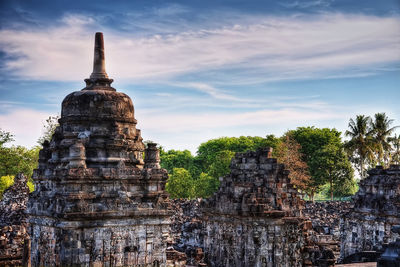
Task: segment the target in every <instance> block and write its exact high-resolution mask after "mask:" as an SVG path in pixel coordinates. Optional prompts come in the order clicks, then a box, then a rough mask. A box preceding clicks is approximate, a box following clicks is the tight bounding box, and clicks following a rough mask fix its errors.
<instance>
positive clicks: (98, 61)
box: [85, 32, 115, 90]
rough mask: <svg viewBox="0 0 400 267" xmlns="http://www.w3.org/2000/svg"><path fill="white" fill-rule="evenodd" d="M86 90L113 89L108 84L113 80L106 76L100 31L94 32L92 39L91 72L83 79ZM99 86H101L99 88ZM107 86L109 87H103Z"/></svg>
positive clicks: (102, 40)
mask: <svg viewBox="0 0 400 267" xmlns="http://www.w3.org/2000/svg"><path fill="white" fill-rule="evenodd" d="M85 82H86V88H85V89H86V90H88V89H102V90H109V89H111V90H115V89H114V88H112V87H111V86H110V84H111V83H112V82H113V80H112V79H109V78H108V75H107V72H106V60H105V56H104V38H103V33H102V32H96V36H95V41H94V58H93V72H92V74H91V75H90V78H89V79H85ZM99 87H101V88H99ZM104 87H109V88H104Z"/></svg>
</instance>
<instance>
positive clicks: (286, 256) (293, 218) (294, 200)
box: [202, 149, 305, 267]
mask: <svg viewBox="0 0 400 267" xmlns="http://www.w3.org/2000/svg"><path fill="white" fill-rule="evenodd" d="M270 153H271V149H265V150H259V151H257V152H247V153H237V154H236V155H235V157H234V158H233V159H232V162H231V166H230V167H231V173H230V174H229V175H227V176H226V177H224V178H223V179H221V186H220V188H219V190H218V191H217V193H215V194H214V196H213V197H212V198H210V199H207V200H205V201H204V203H203V205H202V206H203V211H204V217H203V220H204V231H205V235H204V249H205V257H206V259H205V261H206V262H207V263H208V264H209V265H210V266H293V267H294V266H303V256H302V248H303V247H304V245H305V237H304V235H303V226H304V222H305V221H304V219H303V218H302V217H301V211H302V209H303V201H302V200H301V199H300V197H299V196H298V193H297V191H296V190H295V189H294V188H293V185H292V184H291V183H290V180H289V178H288V171H287V170H285V169H284V166H283V165H282V164H278V163H277V160H276V159H273V158H270V157H269V154H270Z"/></svg>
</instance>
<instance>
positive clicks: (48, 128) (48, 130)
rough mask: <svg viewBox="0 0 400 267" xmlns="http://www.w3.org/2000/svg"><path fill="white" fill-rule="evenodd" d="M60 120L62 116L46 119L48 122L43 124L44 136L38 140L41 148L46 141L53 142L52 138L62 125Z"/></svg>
mask: <svg viewBox="0 0 400 267" xmlns="http://www.w3.org/2000/svg"><path fill="white" fill-rule="evenodd" d="M58 119H60V116H58V115H57V116H49V117H48V118H47V119H46V122H45V123H44V124H43V130H42V132H43V134H42V136H41V137H39V139H38V140H37V143H38V144H39V145H40V146H41V145H42V144H43V143H44V141H49V142H50V141H51V137H52V136H53V134H54V132H55V130H56V128H57V126H59V125H60V124H59V123H58Z"/></svg>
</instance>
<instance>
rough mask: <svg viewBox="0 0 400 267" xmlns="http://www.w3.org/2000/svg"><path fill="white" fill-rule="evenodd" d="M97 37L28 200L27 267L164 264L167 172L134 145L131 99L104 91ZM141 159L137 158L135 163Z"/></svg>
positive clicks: (137, 140)
mask: <svg viewBox="0 0 400 267" xmlns="http://www.w3.org/2000/svg"><path fill="white" fill-rule="evenodd" d="M104 66H105V62H104V44H103V35H102V34H101V33H96V40H95V57H94V68H93V73H92V75H91V76H90V78H89V79H86V80H85V82H86V87H85V88H83V89H82V90H81V91H77V92H73V93H71V94H69V95H68V96H66V97H65V99H64V101H63V102H62V111H61V118H60V120H59V123H60V125H59V126H58V127H57V128H56V130H55V133H54V135H53V137H52V139H51V141H50V142H45V143H44V144H43V149H42V150H41V151H40V158H39V167H38V169H37V170H35V172H34V175H33V180H34V183H35V191H34V192H33V194H32V196H31V197H30V199H29V203H28V213H29V215H30V225H31V228H30V235H31V263H32V266H165V264H166V248H167V245H166V244H167V241H168V240H169V227H170V226H169V225H170V215H171V211H170V210H168V208H167V204H166V201H167V199H168V195H167V194H166V193H165V183H166V180H167V178H168V176H167V171H166V170H164V169H161V168H160V165H159V154H158V150H157V148H156V147H155V144H149V145H148V148H147V149H145V146H144V144H143V142H142V138H141V134H140V130H138V129H136V119H135V117H134V108H133V104H132V101H131V99H130V98H129V96H127V95H126V94H124V93H121V92H117V91H116V90H115V89H114V88H113V87H111V82H112V81H113V80H112V79H109V78H108V76H107V74H106V72H105V67H104ZM143 154H144V157H143Z"/></svg>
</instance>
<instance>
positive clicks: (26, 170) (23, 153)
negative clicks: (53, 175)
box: [0, 146, 40, 178]
mask: <svg viewBox="0 0 400 267" xmlns="http://www.w3.org/2000/svg"><path fill="white" fill-rule="evenodd" d="M39 150H40V148H39V147H34V148H32V149H27V148H25V147H23V146H11V147H0V176H7V175H16V174H17V173H20V172H22V173H23V174H25V175H26V176H27V177H28V178H30V177H31V176H32V174H33V170H34V169H36V167H37V164H38V159H39Z"/></svg>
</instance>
